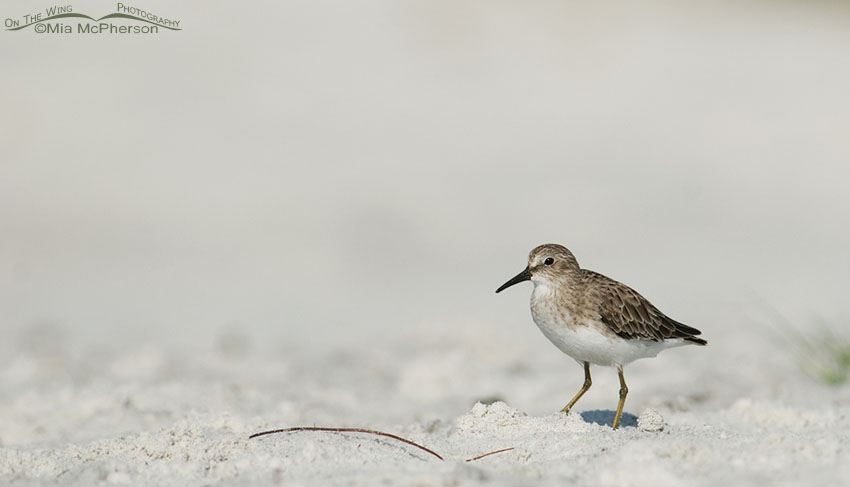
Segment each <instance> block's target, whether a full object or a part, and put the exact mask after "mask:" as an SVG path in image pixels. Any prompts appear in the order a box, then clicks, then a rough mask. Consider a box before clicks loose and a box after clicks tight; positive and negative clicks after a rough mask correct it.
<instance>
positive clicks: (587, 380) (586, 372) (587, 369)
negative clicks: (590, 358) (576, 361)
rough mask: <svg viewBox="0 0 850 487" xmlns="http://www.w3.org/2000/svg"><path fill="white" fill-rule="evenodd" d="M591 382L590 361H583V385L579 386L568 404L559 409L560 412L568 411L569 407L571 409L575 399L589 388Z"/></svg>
mask: <svg viewBox="0 0 850 487" xmlns="http://www.w3.org/2000/svg"><path fill="white" fill-rule="evenodd" d="M591 384H592V382H591V381H590V363H589V362H585V363H584V385H583V386H581V390H579V391H578V393H576V396H575V397H574V398H573V399H572V400H571V401H570V402H569V404H567V405H566V406H564V409H561V412H562V413H569V412H570V409H572V407H573V405H574V404H575V403H576V401H578V400H579V398H580V397H581V396H583V395H584V393H585V392H587V390H588V389H590V385H591Z"/></svg>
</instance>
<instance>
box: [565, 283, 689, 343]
mask: <svg viewBox="0 0 850 487" xmlns="http://www.w3.org/2000/svg"><path fill="white" fill-rule="evenodd" d="M582 273H583V274H584V277H585V279H587V280H588V282H587V284H588V285H589V286H590V287H591V288H592V289H593V292H594V293H596V294H597V295H598V296H599V316H600V319H601V320H602V323H604V324H605V325H606V326H608V328H610V329H611V331H613V332H614V333H615V334H617V335H618V336H620V337H622V338H626V339H642V340H655V341H660V340H665V339H667V338H686V337H690V336H691V335H698V334H699V330H697V329H696V328H691V327H689V326H687V325H683V324H681V323H679V322H677V321H675V320H673V319H671V318H669V317H667V316H666V315H665V314H664V313H662V312H661V311H660V310H659V309H658V308H656V307H655V306H653V305H652V303H650V302H649V300H647V299H646V298H644V297H643V296H641V295H640V294H639V293H638V292H637V291H635V290H634V289H632V288H630V287H628V286H626V285H625V284H622V283H619V282H617V281H615V280H613V279H611V278H609V277H607V276H604V275H602V274H599V273H597V272H593V271H588V270H584V269H583V270H582Z"/></svg>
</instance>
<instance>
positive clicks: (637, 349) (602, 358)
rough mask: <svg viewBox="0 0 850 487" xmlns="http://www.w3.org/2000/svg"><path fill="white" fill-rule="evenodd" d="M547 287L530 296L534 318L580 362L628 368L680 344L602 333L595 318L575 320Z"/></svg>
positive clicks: (554, 340)
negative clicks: (626, 366) (632, 363)
mask: <svg viewBox="0 0 850 487" xmlns="http://www.w3.org/2000/svg"><path fill="white" fill-rule="evenodd" d="M557 303H558V300H557V299H555V296H554V295H553V294H552V292H551V289H550V288H549V287H548V286H546V285H545V284H537V285H535V286H534V291H533V292H532V294H531V315H532V317H533V318H534V323H535V324H537V327H538V328H540V331H541V332H543V334H544V335H545V336H546V338H548V339H549V341H550V342H552V343H553V344H554V345H555V346H556V347H558V349H560V350H561V351H562V352H564V353H565V354H567V355H569V356H570V357H572V358H573V359H575V360H577V361H579V362H590V363H591V364H596V365H608V366H613V365H626V364H628V363H630V362H633V361H635V360H637V359H639V358H646V357H654V356H656V355H658V352H660V351H661V350H664V349H665V348H669V347H671V346H677V345H682V344H683V343H681V340H676V341H673V340H667V341H664V342H656V341H652V340H626V339H623V338H620V337H618V336H616V335H611V334H609V333H603V332H602V331H601V330H603V329H604V328H602V327H604V326H605V325H604V324H603V323H600V322H598V321H597V319H596V318H595V317H576V316H573V314H571V313H570V311H569V310H568V309H566V308H564V307H563V306H557Z"/></svg>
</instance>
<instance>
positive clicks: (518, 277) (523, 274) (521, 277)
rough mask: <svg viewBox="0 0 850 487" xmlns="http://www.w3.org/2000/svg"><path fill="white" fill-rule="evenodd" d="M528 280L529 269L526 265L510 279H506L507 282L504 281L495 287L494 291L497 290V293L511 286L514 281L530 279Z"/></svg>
mask: <svg viewBox="0 0 850 487" xmlns="http://www.w3.org/2000/svg"><path fill="white" fill-rule="evenodd" d="M530 280H531V271H530V270H529V269H528V267H526V268H525V270H524V271H522V272H520V273H519V274H517V275H515V276H514V277H513V278H512V279H511V280H510V281H508V282H506V283H504V284H502V285H501V286H500V287H499V289H496V292H497V293H498V292H501V291H503V290H505V289H507V288H509V287H511V286H513V285H514V284H516V283H518V282H522V281H530Z"/></svg>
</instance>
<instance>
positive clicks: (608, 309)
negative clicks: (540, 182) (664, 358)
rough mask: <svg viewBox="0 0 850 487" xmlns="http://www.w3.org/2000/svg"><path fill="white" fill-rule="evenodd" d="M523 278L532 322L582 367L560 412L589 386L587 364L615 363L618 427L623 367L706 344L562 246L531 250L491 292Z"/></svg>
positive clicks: (617, 423)
mask: <svg viewBox="0 0 850 487" xmlns="http://www.w3.org/2000/svg"><path fill="white" fill-rule="evenodd" d="M523 281H531V282H532V283H533V284H534V291H532V293H531V316H532V318H534V323H536V324H537V327H538V328H540V331H542V332H543V334H544V335H546V338H548V339H549V341H551V342H552V343H553V344H555V346H556V347H558V348H559V349H560V350H561V351H562V352H564V353H565V354H567V355H569V356H570V357H572V358H573V359H575V360H576V361H578V362H579V364H582V365H584V385H583V386H582V387H581V389H580V390H579V391H578V393H577V394H576V395H575V397H573V399H572V400H571V401H570V402H569V403H568V404H567V405H566V406H564V409H562V410H561V411H562V412H564V413H569V412H570V409H571V408H572V407H573V405H575V403H576V401H578V400H579V398H580V397H581V396H582V395H583V394H584V393H585V392H587V390H588V389H590V384H591V382H590V364H594V365H606V366H614V367H616V368H617V373H618V374H619V376H620V402H619V403H618V404H617V414H616V415H615V416H614V423H613V425H612V426H613V427H614V429H617V427H618V426H620V416H622V414H623V405H624V404H625V403H626V394H628V392H629V389H628V387H626V380H625V379H624V378H623V367H624V366H625V365H627V364H629V363H631V362H633V361H635V360H637V359H640V358H647V357H655V356H656V355H658V352H660V351H662V350H664V349H666V348H671V347H677V346H680V345H687V344H696V345H705V344H706V343H708V342H706V341H705V340H703V339H702V338H698V337H697V336H696V335H699V334H700V331H699V330H697V329H696V328H692V327H690V326H688V325H684V324H682V323H679V322H678V321H675V320H673V319H671V318H669V317H667V315H665V314H664V313H662V312H661V311H659V310H658V308H656V307H655V306H653V305H652V303H650V302H649V301H647V299H646V298H644V297H643V296H641V295H640V294H638V293H637V291H635V290H634V289H632V288H630V287H628V286H626V285H625V284H622V283H619V282H617V281H615V280H613V279H610V278H608V277H605V276H603V275H602V274H599V273H596V272H593V271H589V270H587V269H582V268H580V267H579V265H578V261H576V258H575V256H573V254H572V252H570V251H569V250H568V249H567V248H566V247H564V246H562V245H557V244H545V245H541V246H539V247H537V248H535V249H534V250H532V251H531V253H529V254H528V266H527V267H526V268H525V270H523V271H522V272H520V273H519V274H517V275H516V276H515V277H514V278H513V279H511V280H510V281H508V282H506V283H504V284H502V286H501V287H499V289H496V292H497V293H498V292H500V291H502V290H504V289H506V288H509V287H511V286H513V285H514V284H517V283H520V282H523Z"/></svg>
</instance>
